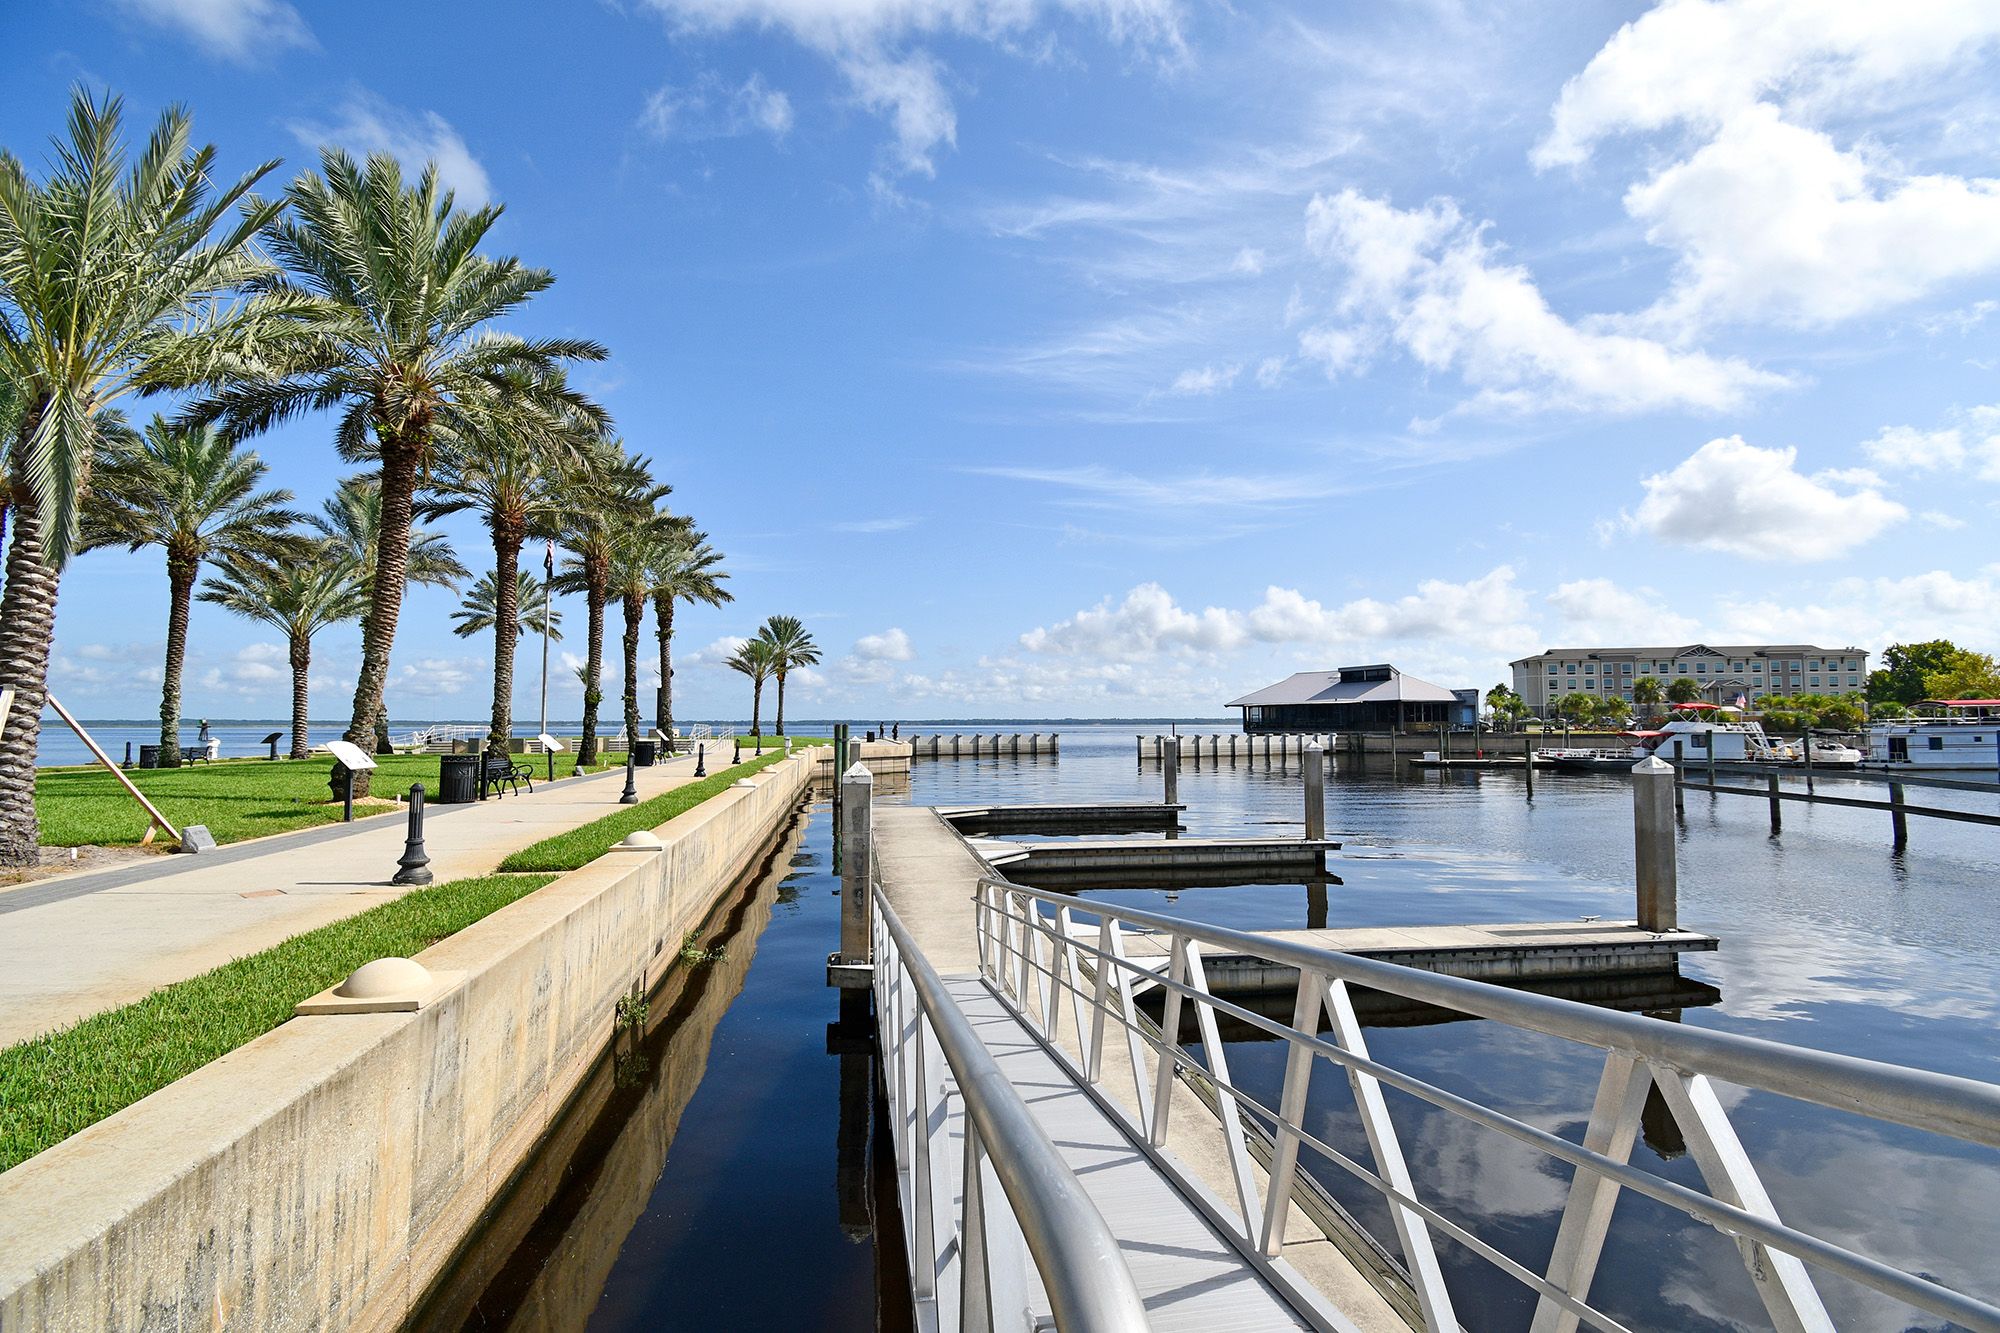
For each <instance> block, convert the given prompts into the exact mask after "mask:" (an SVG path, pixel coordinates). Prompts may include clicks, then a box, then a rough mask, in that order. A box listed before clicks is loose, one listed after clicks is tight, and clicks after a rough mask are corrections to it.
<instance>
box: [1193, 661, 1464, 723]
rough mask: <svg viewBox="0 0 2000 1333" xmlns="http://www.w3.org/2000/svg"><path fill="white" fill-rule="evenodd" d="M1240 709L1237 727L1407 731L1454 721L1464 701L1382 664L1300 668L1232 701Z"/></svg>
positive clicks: (1456, 719) (1437, 686) (1442, 687)
mask: <svg viewBox="0 0 2000 1333" xmlns="http://www.w3.org/2000/svg"><path fill="white" fill-rule="evenodd" d="M1228 707H1230V708H1240V709H1242V710H1243V730H1244V731H1246V732H1248V733H1250V734H1251V735H1255V734H1257V733H1258V732H1302V731H1408V730H1410V729H1412V728H1415V727H1417V726H1427V727H1434V726H1436V725H1438V724H1439V723H1447V724H1451V725H1459V724H1460V723H1461V721H1463V722H1465V723H1468V724H1469V722H1470V719H1469V718H1466V719H1461V713H1462V712H1464V710H1465V705H1464V703H1463V702H1462V701H1461V700H1460V698H1459V697H1458V695H1457V694H1455V693H1454V692H1453V691H1451V690H1448V689H1446V688H1445V687H1444V686H1442V685H1433V684H1431V683H1430V682H1429V681H1427V680H1418V679H1417V678H1416V677H1415V676H1407V675H1404V674H1403V673H1402V672H1401V671H1398V670H1397V669H1396V668H1395V667H1393V666H1390V665H1388V664H1387V663H1376V664H1374V665H1371V666H1350V667H1341V668H1339V669H1338V670H1335V671H1301V672H1299V673H1298V674H1297V675H1293V676H1287V677H1286V678H1285V679H1283V680H1281V681H1279V682H1278V683H1277V684H1275V685H1266V686H1265V687H1264V688H1263V689H1261V690H1258V691H1256V692H1255V693H1254V694H1246V695H1244V696H1243V697H1242V698H1241V699H1232V700H1230V701H1229V704H1228Z"/></svg>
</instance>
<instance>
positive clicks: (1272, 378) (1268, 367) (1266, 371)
mask: <svg viewBox="0 0 2000 1333" xmlns="http://www.w3.org/2000/svg"><path fill="white" fill-rule="evenodd" d="M1284 380H1285V358H1284V357H1282V356H1267V357H1265V358H1264V359H1263V360H1262V361H1259V362H1258V363H1257V387H1258V388H1260V389H1275V388H1277V387H1278V386H1279V385H1280V384H1282V383H1284Z"/></svg>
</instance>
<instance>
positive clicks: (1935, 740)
mask: <svg viewBox="0 0 2000 1333" xmlns="http://www.w3.org/2000/svg"><path fill="white" fill-rule="evenodd" d="M1924 739H1926V740H1928V741H1929V742H1930V745H1931V749H1933V750H1942V749H1943V748H1944V737H1942V736H1927V737H1925V738H1924Z"/></svg>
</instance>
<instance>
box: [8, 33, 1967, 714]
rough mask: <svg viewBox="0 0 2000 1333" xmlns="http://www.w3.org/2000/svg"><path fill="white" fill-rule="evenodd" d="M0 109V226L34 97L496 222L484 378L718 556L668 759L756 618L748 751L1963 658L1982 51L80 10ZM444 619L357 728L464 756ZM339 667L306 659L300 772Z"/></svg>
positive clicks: (62, 673) (143, 595)
mask: <svg viewBox="0 0 2000 1333" xmlns="http://www.w3.org/2000/svg"><path fill="white" fill-rule="evenodd" d="M0 51H4V53H5V55H4V57H0V58H4V61H5V65H4V72H5V75H6V77H5V78H4V79H0V144H3V145H5V146H6V147H7V148H8V149H9V150H10V151H12V152H14V153H15V154H16V155H17V156H19V157H21V158H22V159H23V160H24V161H26V162H28V163H29V164H30V167H31V170H35V171H39V170H40V164H41V163H42V162H43V161H44V160H45V153H46V141H47V139H48V137H49V135H50V134H51V133H52V132H54V131H55V130H57V129H58V128H59V127H60V125H61V123H62V117H63V114H64V108H65V104H66V99H67V97H68V92H69V89H70V88H71V87H72V86H76V85H81V86H84V87H87V88H91V89H93V90H102V89H107V88H108V89H110V90H113V91H115V92H117V93H119V94H121V95H122V96H123V97H124V98H125V99H126V102H127V106H128V112H129V115H130V117H131V122H132V133H133V134H134V135H137V134H140V133H142V132H143V129H144V128H145V127H146V126H148V125H149V124H150V123H151V121H152V120H153V118H154V117H156V116H157V115H158V113H159V111H160V109H161V108H162V107H164V106H166V105H168V104H170V103H173V102H181V103H185V104H186V105H187V106H188V107H189V108H190V109H191V110H192V112H193V114H194V117H195V128H196V131H197V136H198V138H200V139H202V140H206V141H213V142H214V143H216V144H217V145H218V147H219V149H220V151H221V157H222V164H223V166H224V167H225V168H226V169H228V170H230V171H231V172H234V171H241V170H244V169H247V168H249V167H250V166H252V165H254V164H255V163H257V162H260V161H262V160H265V159H267V158H272V157H279V158H282V159H284V162H283V165H282V166H281V167H280V168H278V170H277V171H276V172H274V173H273V175H272V177H271V178H270V179H271V181H272V182H273V183H274V184H275V183H279V182H282V181H283V180H286V179H289V178H290V176H291V175H292V174H294V173H296V172H297V171H299V170H301V169H304V168H305V167H307V166H310V165H311V164H313V163H314V162H315V160H316V157H317V153H318V150H319V147H320V146H321V145H323V144H334V145H339V146H341V147H343V148H346V149H348V150H350V151H352V152H356V153H360V152H369V151H381V152H389V153H392V154H394V155H396V156H397V157H399V158H401V159H403V160H404V161H405V162H407V163H410V164H413V165H414V164H419V163H421V162H422V161H425V160H435V161H436V162H437V163H438V165H439V169H440V171H441V172H442V174H443V176H444V178H445V179H446V181H447V182H448V183H449V184H451V185H452V186H453V187H454V188H455V189H456V190H457V191H458V195H459V198H460V199H461V200H464V201H466V202H484V201H488V200H491V201H499V202H503V203H504V204H505V205H506V212H505V214H504V216H503V218H502V220H501V221H500V223H499V225H498V226H497V227H496V228H495V229H494V231H493V233H492V235H491V246H490V248H491V250H492V251H493V252H494V253H496V254H514V255H518V256H519V257H520V258H522V259H523V260H524V261H525V262H528V263H532V264H536V265H541V266H546V267H548V268H549V269H551V270H552V271H553V272H554V273H555V275H556V282H555V285H554V286H553V287H552V288H551V289H550V290H549V291H548V292H547V293H545V294H544V295H542V296H541V297H538V298H537V299H536V300H535V301H533V302H532V303H531V304H530V305H529V306H528V307H527V308H525V309H524V311H523V312H522V313H521V314H520V315H519V316H518V317H517V318H515V319H514V320H513V321H511V324H510V327H513V328H515V329H517V330H519V331H521V332H524V333H532V334H541V335H555V334H561V335H576V336H586V337H591V338H595V339H598V340H600V341H602V342H604V343H605V344H607V345H608V346H609V347H610V349H611V358H610V360H609V361H608V362H606V363H604V364H602V365H598V366H592V367H588V368H586V369H584V370H582V371H581V372H580V373H579V374H578V375H577V376H576V379H577V382H578V383H580V384H581V385H582V386H583V387H584V388H585V389H587V390H588V391H590V392H591V393H593V394H594V395H596V396H597V397H598V398H599V399H600V400H601V401H602V402H603V403H604V404H605V405H606V406H607V407H608V408H609V409H610V411H611V412H612V413H613V414H614V415H615V417H616V419H617V422H618V425H619V428H620V430H621V432H622V434H623V436H624V438H625V440H626V442H627V444H628V446H629V447H631V448H632V449H634V450H636V451H638V452H640V453H643V454H645V455H646V456H647V457H649V458H650V459H651V460H652V461H653V464H654V467H655V471H656V474H657V475H658V476H659V477H660V478H661V479H662V480H664V481H666V482H669V483H670V484H671V485H672V486H673V487H674V493H673V496H672V499H671V501H670V503H671V504H673V505H674V506H675V507H676V508H677V509H679V510H680V511H681V512H685V513H689V514H692V515H693V516H695V518H696V519H697V520H698V521H699V522H700V524H701V525H702V527H703V528H704V529H705V530H706V531H707V532H708V533H709V534H710V536H711V539H712V540H713V542H714V543H715V544H716V545H717V546H718V547H719V548H720V549H721V550H722V551H724V552H725V553H726V556H727V567H728V569H729V570H730V572H731V574H732V578H731V581H730V587H731V588H732V589H733V590H734V592H735V594H736V600H735V601H734V602H733V603H732V604H730V605H728V606H726V607H723V608H720V609H715V610H711V609H708V608H699V609H694V610H690V611H686V612H684V613H683V614H682V617H681V620H680V624H679V627H678V633H677V635H676V644H677V655H678V666H677V670H676V673H675V689H676V696H677V709H676V711H677V714H678V715H679V716H681V717H683V718H687V719H697V718H710V717H713V718H737V717H743V716H745V715H746V714H747V712H748V702H749V700H748V693H749V691H748V687H747V683H746V682H744V681H743V680H742V678H741V677H737V676H735V675H733V674H731V673H729V672H728V671H726V669H724V668H723V667H722V666H721V665H720V659H721V658H722V657H723V656H725V655H726V654H727V651H728V649H729V648H730V646H732V644H733V643H734V642H735V641H736V639H737V638H740V636H743V635H746V634H749V633H751V632H753V631H754V629H755V627H756V625H757V624H758V623H760V622H761V621H762V620H763V619H764V618H765V617H766V616H768V615H771V614H773V613H779V612H784V613H790V614H794V615H798V616H801V617H803V618H804V619H805V620H806V622H807V625H808V627H809V628H810V629H811V630H812V631H813V632H814V633H815V635H816V637H817V638H818V641H819V642H820V644H821V645H822V646H823V648H824V650H825V661H824V662H823V663H822V665H821V666H820V667H818V668H815V669H811V670H810V671H806V672H802V673H800V674H799V675H797V676H795V677H794V678H793V681H792V688H791V698H790V701H789V711H790V712H791V713H792V714H793V715H794V716H798V717H834V716H854V717H865V718H869V719H880V718H889V717H899V718H924V717H954V716H978V717H1009V716H1015V717H1050V716H1055V717H1090V716H1159V715H1170V714H1177V715H1188V716H1216V715H1219V714H1220V713H1221V712H1222V705H1224V704H1225V703H1226V702H1227V701H1228V700H1229V699H1232V698H1234V697H1236V696H1237V695H1239V694H1242V693H1246V692H1248V691H1249V690H1251V689H1254V688H1256V687H1258V686H1261V685H1263V684H1266V683H1268V682H1270V681H1272V680H1274V679H1277V678H1279V677H1281V676H1283V675H1285V674H1287V673H1289V672H1292V671H1295V670H1302V669H1308V668H1327V667H1333V666H1338V665H1343V664H1350V663H1360V662H1375V661H1389V662H1393V663H1395V664H1396V665H1398V666H1400V667H1402V668H1404V669H1405V670H1407V671H1410V672H1412V673H1414V674H1416V675H1419V676H1422V677H1424V678H1427V679H1430V680H1434V681H1436V682H1437V683H1439V684H1443V685H1447V686H1452V687H1459V686H1467V685H1473V686H1479V687H1481V688H1484V687H1486V686H1489V685H1491V684H1493V683H1494V682H1496V681H1500V680H1503V679H1506V678H1507V670H1506V663H1507V662H1508V661H1509V660H1510V659H1511V658H1514V657H1518V656H1522V655H1525V654H1528V653H1533V652H1537V651H1540V650H1541V649H1543V648H1546V647H1550V646H1569V645H1579V644H1580V645H1589V644H1598V643H1632V642H1637V643H1679V642H1694V641H1707V642H1756V641H1798V640H1805V641H1810V642H1817V643H1821V644H1825V645H1828V646H1837V647H1838V646H1847V645H1849V644H1855V645H1859V646H1861V647H1864V648H1867V649H1868V650H1870V651H1871V652H1878V653H1879V652H1880V651H1881V649H1882V648H1883V647H1885V646H1886V645H1887V644H1889V643H1893V642H1898V641H1906V640H1913V639H1928V638H1933V637H1938V636H1944V637H1949V638H1953V639H1956V640H1957V641H1959V642H1960V643H1963V644H1966V645H1968V646H1972V647H1975V648H1978V649H1981V650H1984V651H1995V650H2000V546H1996V543H1995V541H1994V532H1995V529H1996V519H2000V382H1996V378H1997V377H1996V369H2000V345H1996V341H1997V340H2000V179H1996V177H2000V161H1996V159H2000V6H1996V5H1994V4H1992V3H1991V0H1957V2H1953V0H1908V2H1907V3H1904V4H1899V5H1884V4H1881V3H1879V0H1666V3H1661V4H1658V5H1655V6H1651V7H1648V6H1645V5H1642V4H1609V3H1592V2H1589V0H1556V2H1554V3H1549V4H1542V5H1518V4H1501V3H1492V4H1480V3H1472V2H1471V0H1466V2H1465V3H1455V2H1453V0H1409V2H1408V3H1401V4H1380V3H1358V2H1345V0H1342V2H1336V0H1319V2H1318V3H1305V4H1297V5H1287V4H1284V3H1260V4H1256V5H1243V6H1232V5H1227V4H1220V3H1206V2H1203V0H620V2H618V3H610V2H603V3H593V2H591V0H582V2H580V3H572V4H564V5H550V4H545V3H541V4H537V3H526V2H524V0H490V2H489V3H482V4H479V5H470V4H424V5H410V4H405V3H394V4H392V3H386V2H378V0H347V2H345V3H341V4H338V5H333V4H312V3H305V2H304V0H299V2H298V3H287V2H286V0H75V2H74V3H67V4H61V5H35V6H29V5H9V6H6V7H5V8H4V10H0ZM134 406H135V410H137V411H138V412H140V413H142V414H143V413H144V412H148V411H150V410H152V408H153V406H154V405H153V404H138V405H134ZM161 406H164V407H171V406H172V404H171V403H165V404H161ZM252 447H254V448H255V449H256V450H257V451H258V452H259V454H260V455H261V456H262V457H263V458H264V459H265V460H266V461H267V462H268V463H269V464H270V468H271V479H272V481H273V482H274V484H279V485H283V486H286V487H288V488H290V489H291V490H293V491H294V492H295V493H296V494H297V495H298V497H299V500H300V502H301V504H302V505H303V506H305V507H316V506H317V505H318V504H319V503H320V501H321V500H323V499H324V498H325V497H326V496H327V495H328V494H329V493H331V491H332V488H333V486H334V484H335V482H336V480H337V479H338V477H339V475H340V474H341V470H342V469H341V466H340V464H339V463H338V461H337V459H336V458H335V457H334V452H333V447H332V422H331V420H330V419H326V418H319V419H308V420H305V421H301V422H296V423H293V424H291V425H288V426H287V427H285V428H282V429H280V430H277V431H274V432H272V433H270V434H268V435H266V436H263V437H260V438H258V439H257V440H255V441H254V442H252ZM446 527H447V529H448V530H449V531H450V532H451V534H452V536H453V537H454V540H455V543H456V545H457V548H458V550H459V551H460V553H461V556H462V557H463V558H464V559H465V561H466V563H467V564H469V565H470V566H472V567H473V568H474V569H475V570H477V569H479V568H482V567H484V562H485V561H486V560H487V559H490V546H489V545H488V544H487V540H486V538H485V535H484V533H483V531H482V530H481V529H480V528H479V526H478V525H477V522H476V521H475V520H470V519H457V520H451V521H448V522H447V524H446ZM165 591H166V580H165V572H164V562H163V559H162V557H161V556H160V554H159V553H158V552H157V551H148V552H143V553H140V554H137V555H131V554H126V553H122V552H111V553H93V554H91V555H87V556H84V557H81V558H80V559H78V560H77V561H76V562H75V563H74V564H73V565H72V566H71V568H70V571H69V572H68V574H67V575H66V577H65V580H64V584H63V592H62V603H61V608H60V616H59V620H58V624H57V640H58V642H57V649H56V653H55V658H54V661H53V664H52V685H53V687H54V689H55V690H56V691H57V693H58V694H59V695H60V696H63V697H64V698H65V702H67V703H69V704H70V705H71V706H72V708H74V709H77V710H79V711H82V712H84V713H87V714H88V715H91V716H97V717H118V716H125V717H138V716H147V715H149V714H151V713H152V712H154V711H155V710H156V709H157V706H158V698H157V689H158V684H157V682H158V681H159V679H160V670H161V668H160V659H161V655H162V651H163V649H162V645H163V642H164V637H165V620H166V602H165ZM457 600H458V598H457V595H456V594H453V593H450V592H446V591H441V590H416V591H413V592H412V594H411V596H410V598H409V600H408V602H407V603H406V605H405V609H404V613H403V620H402V627H401V630H400V632H399V634H398V638H397V643H396V654H395V659H394V663H393V666H392V674H391V681H390V687H389V699H390V708H391V715H392V718H394V719H398V720H408V719H418V718H422V719H438V718H453V717H457V718H474V717H481V716H484V715H485V711H486V708H487V700H488V699H489V697H490V688H491V687H490V684H489V683H488V682H489V681H490V667H489V662H490V644H489V643H488V642H487V641H485V640H483V639H460V638H456V637H454V636H453V635H452V633H451V632H450V622H449V616H450V613H451V611H452V610H453V609H454V608H455V606H456V604H457ZM562 610H563V612H564V614H565V616H566V619H565V621H564V625H563V629H564V631H565V633H566V635H567V637H566V638H565V640H564V641H563V642H562V643H561V644H558V645H557V653H558V658H559V663H558V666H557V667H556V676H555V679H554V680H553V681H552V682H551V691H552V695H553V699H552V702H551V713H552V715H553V716H556V717H559V718H573V717H575V716H577V715H578V714H579V713H580V701H579V699H578V697H577V696H578V694H579V691H580V687H579V686H578V685H577V683H576V680H575V677H574V676H573V675H572V674H571V672H570V670H569V666H568V665H564V664H565V663H568V664H574V663H575V662H577V661H580V660H581V659H580V656H579V654H580V653H581V644H580V639H581V632H582V622H583V609H582V606H581V604H580V602H575V603H572V602H570V601H565V603H564V605H563V607H562ZM614 628H615V620H614ZM615 641H616V640H615V636H614V637H613V640H612V642H613V643H614V644H615ZM646 642H647V643H648V645H650V642H651V631H650V626H649V628H648V631H647V636H646ZM358 651H359V634H358V630H356V629H354V628H353V627H340V628H338V629H335V630H330V631H328V632H326V633H325V634H324V635H323V636H322V637H321V639H320V640H319V642H318V644H317V646H316V655H315V668H314V672H313V688H314V707H313V712H314V715H315V716H317V717H325V718H333V719H338V718H343V717H344V716H345V713H346V707H347V702H348V698H349V695H350V693H351V690H352V683H353V674H354V670H355V661H356V658H357V656H358ZM613 656H614V657H615V653H614V654H613ZM645 656H646V658H647V661H648V665H647V668H646V672H645V676H644V678H643V681H642V684H643V685H644V687H645V689H646V697H647V698H648V699H650V689H651V686H652V685H653V684H654V683H655V681H656V676H655V673H654V672H653V670H652V668H651V665H650V659H651V653H650V651H648V652H647V653H646V654H645ZM535 657H536V655H535V654H534V653H533V652H532V651H530V653H529V654H528V660H527V661H526V662H524V666H525V668H526V669H525V670H523V671H521V672H520V673H519V675H518V677H517V680H518V682H519V688H518V691H517V695H516V704H517V707H516V713H517V716H518V717H520V718H522V719H524V720H528V719H532V718H533V717H534V716H535V712H536V708H537V703H536V698H537V689H538V685H539V680H538V676H537V672H536V667H535ZM187 678H188V687H187V695H186V704H185V713H186V715H187V716H190V717H193V716H202V715H208V716H273V715H277V714H280V713H282V712H283V711H284V709H285V708H286V706H287V699H288V694H287V689H288V676H287V672H286V668H285V662H284V652H283V647H282V645H281V644H279V643H277V642H275V641H274V639H273V638H272V636H271V635H270V634H268V633H267V632H263V631H260V630H259V629H257V628H255V627H253V626H251V625H248V624H246V623H244V622H241V621H236V620H232V619H230V618H229V617H228V616H227V615H226V613H224V612H222V611H221V610H220V609H219V608H214V607H206V606H197V609H196V611H195V618H194V629H193V648H192V650H191V653H190V662H189V669H188V676H187ZM613 679H614V680H615V679H616V677H615V675H614V677H613ZM767 706H768V704H767Z"/></svg>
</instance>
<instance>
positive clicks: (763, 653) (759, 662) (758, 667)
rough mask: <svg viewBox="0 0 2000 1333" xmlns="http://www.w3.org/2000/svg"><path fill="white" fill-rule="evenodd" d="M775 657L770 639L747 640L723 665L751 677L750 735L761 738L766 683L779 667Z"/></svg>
mask: <svg viewBox="0 0 2000 1333" xmlns="http://www.w3.org/2000/svg"><path fill="white" fill-rule="evenodd" d="M775 655H776V650H775V649H773V648H772V646H771V641H770V640H769V639H764V638H756V639H746V640H744V642H743V646H742V647H740V648H738V649H737V650H736V651H735V652H734V653H731V654H730V655H729V659H728V660H727V661H725V662H724V663H723V664H722V665H724V666H726V667H728V668H729V669H730V670H731V671H737V672H741V673H742V674H743V675H746V676H748V677H750V734H751V735H752V736H756V737H759V738H761V737H762V736H763V734H764V727H763V716H764V682H765V681H766V680H769V679H770V677H771V671H772V669H773V668H774V667H775V666H776V665H777V663H776V661H775Z"/></svg>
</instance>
